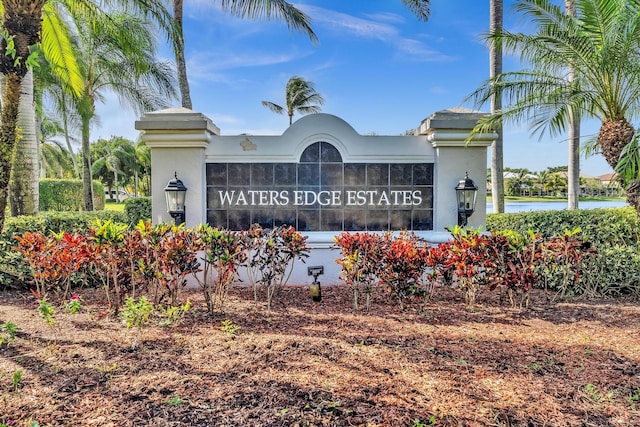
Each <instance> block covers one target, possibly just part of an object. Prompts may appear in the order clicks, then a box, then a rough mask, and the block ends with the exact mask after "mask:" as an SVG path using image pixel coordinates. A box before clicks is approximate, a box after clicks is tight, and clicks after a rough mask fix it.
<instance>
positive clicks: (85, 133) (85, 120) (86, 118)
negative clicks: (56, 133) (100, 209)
mask: <svg viewBox="0 0 640 427" xmlns="http://www.w3.org/2000/svg"><path fill="white" fill-rule="evenodd" d="M85 102H86V100H85ZM85 113H86V112H85ZM90 122H91V115H87V114H83V115H82V196H83V199H84V210H85V211H87V212H91V211H93V185H92V180H91V144H90V142H89V124H90Z"/></svg>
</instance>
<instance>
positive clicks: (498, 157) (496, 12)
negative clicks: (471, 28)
mask: <svg viewBox="0 0 640 427" xmlns="http://www.w3.org/2000/svg"><path fill="white" fill-rule="evenodd" d="M502 10H503V2H502V0H490V2H489V21H490V23H489V31H490V32H491V33H493V34H496V33H499V32H500V31H502V21H503V19H502V15H503V14H502ZM501 73H502V47H501V46H500V43H499V42H497V43H492V44H491V45H490V51H489V78H491V79H494V78H496V76H499V75H500V74H501ZM500 109H502V95H500V94H499V93H497V92H496V93H494V94H493V96H492V97H491V113H492V114H494V113H495V112H497V111H500ZM496 134H497V135H498V136H497V137H496V139H495V141H493V143H492V144H491V200H492V201H493V203H492V207H493V213H503V212H504V165H503V163H504V148H503V147H504V142H503V131H502V126H497V128H496Z"/></svg>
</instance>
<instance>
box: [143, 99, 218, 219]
mask: <svg viewBox="0 0 640 427" xmlns="http://www.w3.org/2000/svg"><path fill="white" fill-rule="evenodd" d="M135 127H136V129H137V130H140V131H142V132H143V134H142V140H143V141H144V142H145V144H147V146H148V147H149V148H151V164H152V165H153V166H152V168H151V200H152V220H153V223H154V224H157V223H161V222H171V221H172V218H171V216H170V215H169V213H168V212H167V205H166V199H165V194H164V188H165V186H166V185H167V183H168V182H169V180H170V179H171V178H173V177H174V173H175V174H177V176H178V178H179V179H180V180H182V182H183V183H184V185H185V186H186V187H187V193H186V198H185V212H186V224H185V225H186V226H187V227H189V228H191V227H196V226H198V225H199V224H201V223H205V222H206V206H207V203H206V188H207V185H206V165H205V150H206V148H207V147H208V145H209V142H210V136H211V135H219V134H220V129H218V127H217V126H216V125H215V124H213V122H212V121H211V120H210V119H209V118H208V117H206V116H205V115H203V114H202V113H197V112H195V111H192V110H189V109H187V108H182V107H177V108H169V109H166V110H160V111H154V112H151V113H146V114H145V115H143V116H142V117H141V118H140V120H138V121H136V123H135Z"/></svg>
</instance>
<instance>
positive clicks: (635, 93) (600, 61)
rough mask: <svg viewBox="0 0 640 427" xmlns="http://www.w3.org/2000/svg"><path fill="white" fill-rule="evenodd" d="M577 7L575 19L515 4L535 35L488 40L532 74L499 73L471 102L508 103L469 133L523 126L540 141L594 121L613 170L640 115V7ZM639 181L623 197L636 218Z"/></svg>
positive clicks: (606, 2)
mask: <svg viewBox="0 0 640 427" xmlns="http://www.w3.org/2000/svg"><path fill="white" fill-rule="evenodd" d="M575 6H576V14H575V16H573V15H571V14H566V13H565V12H564V11H563V10H561V8H560V6H558V5H555V4H551V2H550V1H549V0H518V1H516V3H515V4H514V7H515V10H516V12H517V13H519V14H521V15H523V16H524V17H525V18H527V19H528V20H529V21H531V22H532V23H533V24H535V27H536V32H535V33H534V34H523V33H509V32H506V31H503V32H501V33H499V34H492V35H490V40H491V42H497V41H499V42H500V43H502V47H503V49H505V51H510V52H516V53H520V55H521V59H522V60H523V61H524V62H526V63H528V64H529V65H531V68H530V69H526V70H522V71H516V72H508V73H502V74H501V75H499V76H497V77H496V78H495V79H491V80H488V81H487V82H485V83H484V84H483V85H482V86H481V87H480V88H479V89H478V90H477V91H476V92H474V93H473V94H472V95H471V97H470V98H472V99H475V100H476V102H477V103H478V104H480V105H481V104H483V103H484V102H486V101H488V100H489V99H490V98H491V96H492V95H493V94H494V93H501V94H502V95H504V96H505V97H506V99H507V100H508V101H509V103H508V105H506V106H504V107H503V109H502V110H500V111H498V112H496V113H494V114H491V115H489V116H488V117H486V118H485V119H483V120H481V121H480V123H479V124H478V126H477V127H476V128H475V131H476V132H479V131H488V130H490V129H493V128H494V126H495V125H496V124H500V123H503V122H504V121H511V122H515V123H527V124H529V125H530V126H531V129H532V131H533V132H534V133H536V134H539V136H540V137H541V138H542V137H544V136H545V134H546V133H549V134H551V135H558V134H560V133H561V132H565V131H566V130H567V126H568V124H569V123H570V117H572V116H573V117H580V118H589V117H591V118H597V119H599V120H600V121H601V127H600V131H599V134H598V136H597V139H596V146H597V150H598V151H599V152H600V153H601V154H602V155H603V156H604V158H605V159H606V161H607V163H609V165H610V166H611V167H612V168H613V169H615V168H616V165H617V164H618V162H619V161H620V160H621V157H622V155H623V150H624V148H625V147H626V146H627V145H628V144H629V142H630V141H631V140H632V138H633V136H634V133H635V129H634V127H633V126H632V125H631V123H630V120H631V119H633V118H634V116H635V115H636V114H637V113H638V112H639V111H640V0H575ZM570 70H571V71H572V72H571V73H570ZM639 178H640V177H637V176H636V177H635V178H634V179H633V180H631V181H629V182H628V185H627V186H626V190H625V191H626V195H627V201H628V202H629V204H630V205H631V206H633V207H634V208H635V209H636V211H637V212H639V213H640V179H639Z"/></svg>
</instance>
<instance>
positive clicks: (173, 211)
mask: <svg viewBox="0 0 640 427" xmlns="http://www.w3.org/2000/svg"><path fill="white" fill-rule="evenodd" d="M186 193H187V187H185V186H184V184H183V183H182V181H181V180H179V179H178V173H177V172H174V178H172V179H171V180H170V181H169V182H168V183H167V186H166V187H164V194H165V196H166V197H167V211H168V212H169V215H171V218H173V222H174V223H175V224H176V225H180V224H184V222H185V220H186V215H185V207H184V199H185V195H186Z"/></svg>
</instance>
